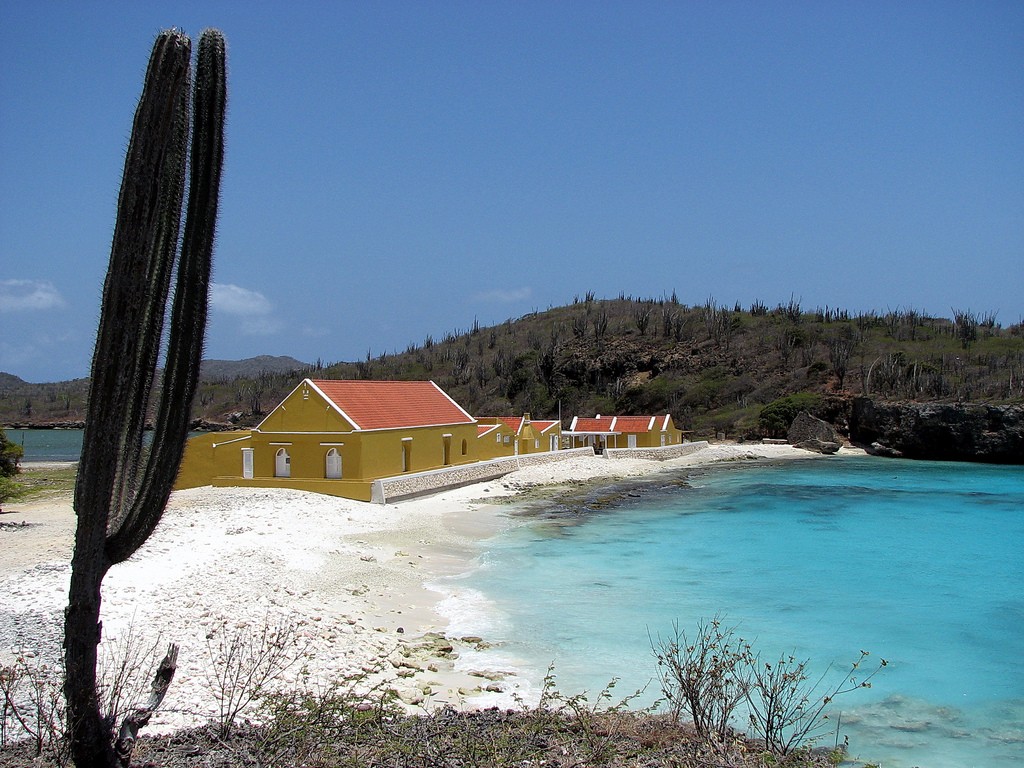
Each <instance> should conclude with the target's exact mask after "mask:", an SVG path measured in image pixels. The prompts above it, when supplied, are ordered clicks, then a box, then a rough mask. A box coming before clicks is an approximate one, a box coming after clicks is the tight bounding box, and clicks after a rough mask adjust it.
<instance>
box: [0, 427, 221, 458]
mask: <svg viewBox="0 0 1024 768" xmlns="http://www.w3.org/2000/svg"><path fill="white" fill-rule="evenodd" d="M4 432H5V433H6V434H7V439H8V440H10V441H11V442H12V443H17V444H18V445H20V446H22V448H24V449H25V456H24V458H23V459H22V461H26V462H30V461H78V459H79V458H80V457H81V454H82V435H83V434H84V430H81V429H6V430H4ZM148 434H151V433H147V435H148ZM198 434H201V433H199V432H189V437H194V436H195V435H198Z"/></svg>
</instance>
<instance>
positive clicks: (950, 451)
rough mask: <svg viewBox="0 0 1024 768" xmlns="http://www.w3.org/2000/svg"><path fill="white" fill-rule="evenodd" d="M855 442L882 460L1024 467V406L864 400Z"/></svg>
mask: <svg viewBox="0 0 1024 768" xmlns="http://www.w3.org/2000/svg"><path fill="white" fill-rule="evenodd" d="M850 440H851V441H853V442H854V443H856V444H858V445H862V446H864V447H865V448H867V449H868V451H869V452H871V453H875V454H877V455H879V456H897V457H905V458H908V459H937V460H943V461H982V462H988V463H993V464H1024V406H1021V405H982V404H962V403H881V402H876V401H873V400H871V399H869V398H858V399H857V400H855V401H854V403H853V412H852V414H851V418H850Z"/></svg>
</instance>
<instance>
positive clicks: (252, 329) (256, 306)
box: [210, 283, 283, 336]
mask: <svg viewBox="0 0 1024 768" xmlns="http://www.w3.org/2000/svg"><path fill="white" fill-rule="evenodd" d="M210 307H211V308H212V309H213V310H214V311H215V312H223V313H224V314H225V315H231V316H233V317H236V318H238V319H239V321H240V325H239V328H238V330H239V332H240V333H243V334H245V335H247V336H272V335H273V334H275V333H277V332H278V331H280V330H281V328H282V327H283V323H282V322H281V319H280V318H279V317H278V316H277V314H276V311H275V309H274V305H273V304H272V303H271V301H270V299H268V298H267V297H266V296H264V295H263V294H262V293H260V292H259V291H250V290H249V289H248V288H242V287H241V286H238V285H232V284H231V283H212V284H211V285H210Z"/></svg>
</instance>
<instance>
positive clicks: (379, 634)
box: [0, 444, 863, 732]
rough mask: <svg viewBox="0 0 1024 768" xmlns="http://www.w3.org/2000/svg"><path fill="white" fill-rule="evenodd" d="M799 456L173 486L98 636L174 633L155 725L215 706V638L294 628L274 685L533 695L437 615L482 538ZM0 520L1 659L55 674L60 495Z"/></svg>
mask: <svg viewBox="0 0 1024 768" xmlns="http://www.w3.org/2000/svg"><path fill="white" fill-rule="evenodd" d="M840 455H841V456H842V455H863V453H862V452H861V451H859V450H857V449H844V450H843V451H841V453H840ZM801 458H808V459H810V458H818V459H820V458H822V457H821V456H820V455H818V454H813V453H809V452H807V451H802V450H800V449H795V448H792V447H791V446H784V445H759V444H752V445H738V444H714V445H710V446H708V447H707V448H705V449H703V450H701V451H698V452H696V453H694V454H690V455H688V456H684V457H680V458H678V459H671V460H668V461H664V462H659V461H652V460H649V459H630V458H626V459H616V460H613V461H612V460H607V459H604V458H601V457H573V458H570V459H567V460H565V461H562V462H554V463H551V464H543V465H538V466H534V467H528V468H524V469H521V470H517V471H516V472H513V473H511V474H509V475H506V476H504V477H502V478H498V479H496V480H492V481H488V482H484V483H478V484H474V485H469V486H464V487H462V488H456V489H452V490H448V491H443V492H441V493H437V494H434V495H431V496H426V497H421V498H417V499H411V500H408V501H399V502H396V503H393V504H386V505H377V504H368V503H363V502H356V501H350V500H347V499H340V498H337V497H327V496H321V495H318V494H313V493H307V492H301V491H291V490H268V489H237V488H216V489H214V488H210V487H205V488H196V489H190V490H186V491H179V492H176V493H175V494H173V495H172V497H171V501H170V503H169V504H168V508H167V511H166V512H165V515H164V518H163V520H161V523H160V525H159V526H158V527H157V529H156V531H155V532H154V534H153V536H152V537H151V538H150V539H149V541H147V542H146V544H145V545H143V547H142V548H141V549H140V550H139V551H138V552H137V553H136V554H135V555H134V556H133V557H132V558H131V559H130V560H129V561H128V562H126V563H124V564H121V565H119V566H116V567H115V568H112V569H111V571H110V573H109V574H108V576H107V578H106V579H105V581H104V587H103V600H104V606H103V613H102V619H103V632H104V640H105V642H104V645H107V644H108V643H110V644H112V645H116V644H118V643H123V642H124V641H125V638H127V637H128V636H129V634H132V635H137V636H140V637H143V638H145V644H146V646H147V647H149V646H154V647H156V648H158V649H159V653H160V654H162V652H163V648H164V646H165V645H166V644H167V642H176V643H178V644H179V645H180V648H181V650H180V653H179V668H178V673H177V675H176V677H175V681H174V683H173V684H172V686H171V688H170V690H169V692H168V695H167V699H166V700H165V704H164V707H163V708H161V710H159V711H158V713H157V715H156V716H154V718H153V721H152V724H151V726H150V728H151V729H152V730H151V731H150V732H167V731H173V730H177V729H179V728H184V727H189V726H192V725H197V724H200V723H203V722H206V720H208V719H209V718H210V717H211V716H214V715H215V713H216V709H217V703H216V700H215V698H214V697H213V695H212V693H211V683H210V677H211V676H210V668H211V666H213V665H214V661H213V657H214V656H215V655H216V654H215V652H216V649H217V647H218V643H220V642H222V638H226V639H229V638H231V637H234V636H236V635H237V634H238V633H243V632H246V631H257V632H258V631H259V630H260V629H261V628H262V627H266V626H268V625H270V626H286V627H287V628H288V632H289V637H292V638H294V640H295V641H296V643H297V646H296V647H297V648H298V649H301V659H300V661H299V662H298V663H296V664H295V665H294V666H293V667H291V668H290V669H289V670H287V671H286V672H285V673H284V674H283V675H282V677H281V679H280V680H279V685H280V686H281V687H284V688H287V687H296V686H298V685H300V684H303V683H304V682H305V683H307V684H310V685H314V684H316V683H322V682H324V681H327V680H330V679H332V678H338V677H339V676H346V675H347V676H352V675H355V676H359V677H362V678H365V679H364V680H362V681H361V682H362V684H363V685H364V686H370V685H386V686H390V687H393V688H395V689H396V690H397V691H398V693H399V697H400V699H401V701H402V702H404V704H405V705H406V706H407V707H409V708H412V709H418V708H425V709H434V708H437V707H441V706H445V705H452V706H455V707H458V708H478V707H487V706H493V705H499V706H515V705H516V704H517V703H519V702H525V703H526V704H533V703H534V702H533V701H532V700H531V699H529V698H528V697H530V696H532V695H533V694H534V693H535V692H537V691H539V681H532V680H526V679H523V678H518V677H516V676H515V675H513V674H510V670H509V669H507V668H501V654H500V653H494V650H495V649H493V648H491V649H490V652H489V653H486V654H479V655H478V654H477V652H478V651H479V650H482V649H488V648H489V646H488V645H487V643H486V640H487V638H486V637H482V638H481V637H475V636H465V637H455V638H453V637H449V636H448V634H449V630H448V627H449V626H450V624H451V616H447V617H446V616H445V615H444V613H443V610H445V609H448V608H451V602H449V603H447V604H445V601H446V600H449V601H450V599H451V598H452V594H453V593H452V591H451V590H449V589H447V588H446V585H445V581H446V579H450V577H454V576H458V575H461V574H464V573H467V572H469V571H471V570H472V569H473V568H474V567H476V562H477V559H478V558H479V557H480V556H481V555H482V554H483V552H484V551H485V542H486V541H487V539H489V538H491V537H492V536H495V535H499V534H500V533H501V531H503V530H505V529H506V528H507V527H509V526H513V525H519V524H524V522H525V521H526V519H527V518H521V519H519V520H516V519H515V518H514V516H513V515H512V514H510V512H511V511H514V510H515V508H516V507H517V506H518V505H520V504H521V503H522V502H524V501H530V500H542V499H550V498H551V497H553V496H557V495H559V494H560V493H563V492H565V491H566V490H574V489H579V488H582V487H588V488H601V487H607V486H613V485H615V484H616V483H619V482H623V481H625V482H640V483H644V482H652V481H654V482H656V481H657V480H658V477H659V475H662V474H668V473H677V472H678V471H679V470H680V469H688V468H694V469H699V468H704V467H710V466H715V465H719V464H722V463H727V464H728V465H729V466H736V465H747V464H756V465H763V464H764V463H766V462H777V461H788V460H791V459H801ZM0 521H3V522H4V523H8V524H15V525H10V526H7V527H4V528H3V529H0V544H2V546H0V590H2V591H3V592H4V594H5V595H6V596H7V599H6V601H5V605H4V606H3V608H2V609H0V663H4V664H6V663H10V661H11V660H12V657H13V656H12V654H13V652H15V651H16V650H17V649H18V648H19V647H21V648H27V649H29V650H30V651H31V652H33V653H34V654H35V656H34V658H35V659H36V660H38V661H39V662H43V663H47V664H51V665H55V666H57V667H58V668H59V667H60V664H61V658H60V651H61V642H60V634H61V631H62V612H63V609H64V607H65V604H66V600H67V583H68V579H69V576H70V565H69V562H70V555H71V547H72V542H73V536H74V514H73V511H72V509H71V499H70V495H68V497H67V498H59V499H49V500H41V501H38V502H31V503H28V504H14V505H12V506H11V507H10V509H9V510H7V509H5V514H4V515H3V516H2V518H0ZM20 522H26V523H28V525H27V526H17V524H18V523H20ZM449 583H450V582H449ZM443 604H444V605H443ZM498 650H499V651H500V649H498ZM147 682H148V681H147Z"/></svg>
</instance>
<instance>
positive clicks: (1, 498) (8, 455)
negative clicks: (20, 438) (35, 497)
mask: <svg viewBox="0 0 1024 768" xmlns="http://www.w3.org/2000/svg"><path fill="white" fill-rule="evenodd" d="M23 455H24V450H23V449H22V447H21V446H20V445H18V444H17V443H12V442H11V441H10V440H8V439H7V433H6V432H4V430H3V427H0V504H3V503H4V502H5V501H7V500H8V499H13V498H15V497H17V496H18V495H19V494H20V491H21V486H20V485H18V483H16V482H14V480H13V478H14V476H15V475H16V474H18V472H20V471H21V470H20V468H19V466H18V462H20V461H21V457H22V456H23Z"/></svg>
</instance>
